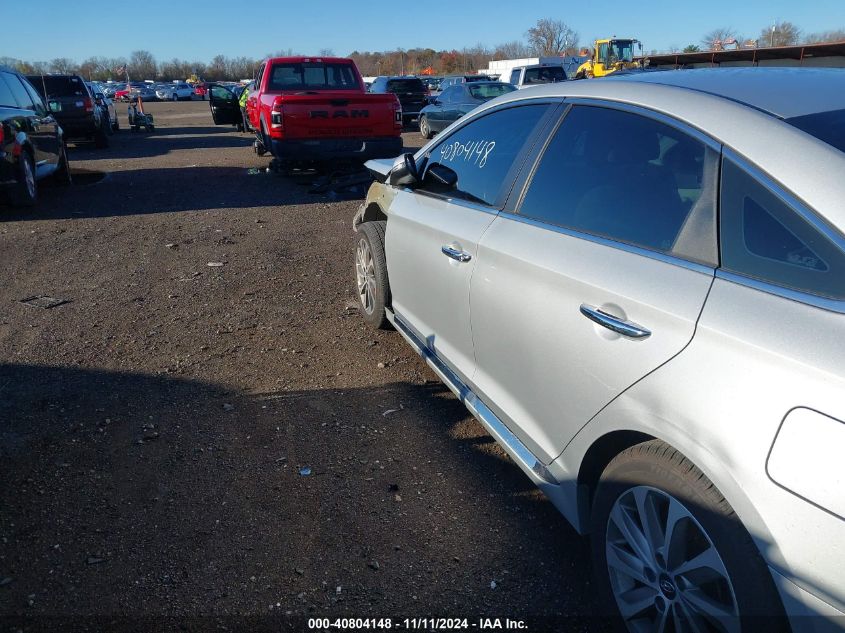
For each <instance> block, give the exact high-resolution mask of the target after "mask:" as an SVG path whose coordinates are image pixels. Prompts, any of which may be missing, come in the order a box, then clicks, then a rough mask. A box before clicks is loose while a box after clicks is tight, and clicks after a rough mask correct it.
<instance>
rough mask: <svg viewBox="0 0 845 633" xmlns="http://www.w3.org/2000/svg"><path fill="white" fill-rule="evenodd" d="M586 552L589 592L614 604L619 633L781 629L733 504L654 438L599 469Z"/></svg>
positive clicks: (769, 586)
mask: <svg viewBox="0 0 845 633" xmlns="http://www.w3.org/2000/svg"><path fill="white" fill-rule="evenodd" d="M591 546H592V557H593V570H594V573H595V575H596V582H597V585H598V590H599V591H600V593H601V595H602V597H603V598H604V601H605V602H606V603H607V604H609V605H613V606H614V607H616V609H617V615H616V620H617V622H616V624H617V627H618V628H619V629H620V630H623V631H624V630H628V631H641V630H642V631H646V630H648V631H662V630H670V629H672V628H674V630H679V631H687V630H689V631H709V630H711V629H712V630H715V629H719V630H726V631H735V632H737V633H746V632H747V631H778V632H781V631H784V630H788V628H787V626H786V618H785V615H784V612H783V610H782V607H781V603H780V600H779V599H778V595H777V591H776V589H775V586H774V582H773V581H772V577H771V575H770V574H769V571H768V568H767V566H766V563H765V562H764V560H763V558H762V557H761V556H760V552H759V551H758V549H757V546H756V545H755V544H754V541H753V540H752V539H751V536H750V535H749V534H748V531H747V530H746V529H745V527H744V526H743V525H742V523H741V522H740V521H739V519H738V518H737V516H736V513H735V512H734V510H733V508H731V506H730V505H729V504H728V502H727V501H726V500H725V498H724V497H723V496H722V494H721V493H720V492H719V490H718V489H717V488H716V487H715V486H714V485H713V484H712V483H711V482H710V480H709V479H707V477H706V476H705V475H704V474H703V473H702V472H701V471H700V470H699V469H698V468H697V467H696V466H695V465H694V464H692V463H691V462H690V461H689V460H687V459H686V458H685V457H684V456H683V455H681V454H680V453H679V452H678V451H676V450H675V449H673V448H672V447H671V446H669V445H668V444H665V443H664V442H661V441H660V440H652V441H649V442H644V443H642V444H637V445H636V446H633V447H631V448H629V449H627V450H625V451H623V452H622V453H620V454H619V455H617V456H616V457H615V458H614V459H613V460H612V461H611V462H610V464H608V466H607V468H606V469H605V470H604V472H603V473H602V475H601V478H600V479H599V484H598V488H597V490H596V494H595V498H594V503H593V513H592V525H591ZM679 626H680V628H677V627H679Z"/></svg>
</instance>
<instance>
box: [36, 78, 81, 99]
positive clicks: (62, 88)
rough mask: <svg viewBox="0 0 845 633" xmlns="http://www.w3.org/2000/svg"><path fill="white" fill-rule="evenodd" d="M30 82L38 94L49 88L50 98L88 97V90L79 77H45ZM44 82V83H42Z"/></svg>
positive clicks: (48, 94)
mask: <svg viewBox="0 0 845 633" xmlns="http://www.w3.org/2000/svg"><path fill="white" fill-rule="evenodd" d="M29 80H30V82H31V83H32V85H33V86H35V89H36V90H38V92H39V93H40V92H42V91H43V90H44V87H45V86H46V88H47V96H49V97H87V96H88V88H86V87H85V84H84V83H83V82H82V80H81V79H80V78H79V77H75V76H74V77H56V76H52V75H44V77H43V78H42V77H30V78H29ZM42 80H43V82H42Z"/></svg>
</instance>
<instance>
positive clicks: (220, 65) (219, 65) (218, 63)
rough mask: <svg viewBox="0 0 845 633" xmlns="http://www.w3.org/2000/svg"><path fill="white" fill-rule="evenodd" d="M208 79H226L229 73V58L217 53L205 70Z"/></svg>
mask: <svg viewBox="0 0 845 633" xmlns="http://www.w3.org/2000/svg"><path fill="white" fill-rule="evenodd" d="M205 74H206V77H205V78H206V79H210V80H212V81H222V80H225V79H226V78H227V76H228V74H229V60H227V59H226V56H225V55H215V56H214V59H212V60H211V63H210V64H209V65H208V66H207V67H206V70H205Z"/></svg>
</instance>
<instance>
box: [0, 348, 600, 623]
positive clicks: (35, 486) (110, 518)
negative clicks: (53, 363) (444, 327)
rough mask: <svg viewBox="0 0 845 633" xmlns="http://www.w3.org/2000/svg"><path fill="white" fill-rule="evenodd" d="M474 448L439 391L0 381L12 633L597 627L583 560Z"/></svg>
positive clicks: (2, 518) (76, 373)
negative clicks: (264, 626)
mask: <svg viewBox="0 0 845 633" xmlns="http://www.w3.org/2000/svg"><path fill="white" fill-rule="evenodd" d="M480 429H481V427H480V426H478V425H477V424H476V423H475V422H474V421H472V420H471V418H469V417H468V415H467V413H466V411H465V409H464V408H463V407H462V406H461V405H460V403H458V402H457V400H455V399H454V398H453V397H451V395H450V394H448V392H446V391H445V389H444V388H443V387H442V386H441V385H439V384H436V385H433V384H423V385H419V384H408V383H393V384H387V385H384V386H380V387H372V388H353V389H343V390H332V389H314V390H301V391H287V392H279V393H267V394H244V393H241V392H233V391H231V390H228V389H227V388H225V387H223V386H220V385H215V384H209V383H205V382H199V381H195V380H190V379H185V378H181V377H176V376H171V375H166V374H162V375H141V374H135V373H118V372H112V371H99V370H88V369H78V368H69V367H47V366H28V365H14V364H0V480H2V481H3V482H4V485H3V486H2V487H0V507H3V512H2V514H0V536H2V538H3V550H4V556H3V557H2V558H0V578H4V579H5V580H4V581H3V586H0V595H2V600H0V618H6V619H7V620H8V618H17V619H19V620H20V621H21V622H23V623H30V624H33V623H34V624H35V626H36V628H37V627H38V624H39V622H41V623H42V624H43V623H44V622H46V621H49V620H47V618H49V617H51V616H61V617H60V618H59V620H60V621H59V624H71V623H74V622H80V621H82V622H85V621H87V619H90V618H94V617H96V616H105V615H108V616H119V615H132V616H133V619H137V618H156V617H163V615H164V614H167V616H168V617H170V618H177V621H180V620H179V619H186V618H187V619H190V618H191V617H194V616H199V615H201V614H204V615H209V614H220V615H228V616H248V615H254V616H266V615H267V614H268V613H273V609H278V611H275V613H288V614H292V615H294V616H315V615H316V616H322V615H326V614H329V613H332V614H347V615H352V616H355V617H368V616H382V617H383V616H384V614H392V615H394V616H397V615H403V614H406V615H407V616H411V615H420V614H427V615H431V616H434V615H438V616H460V617H469V616H476V615H477V616H495V617H504V616H510V617H526V616H529V615H534V616H537V615H541V616H554V615H557V614H564V615H567V616H568V617H576V616H577V617H580V618H583V619H584V621H585V622H586V621H588V620H590V618H591V617H593V616H595V614H596V613H597V607H595V605H594V603H593V600H592V597H591V596H592V593H591V589H590V584H589V581H588V580H587V579H586V578H585V570H586V569H587V568H588V562H587V556H588V551H587V546H586V543H585V541H584V540H583V539H581V538H580V537H578V536H577V535H576V533H575V532H574V530H572V529H571V528H570V527H569V526H568V524H567V523H566V522H565V521H564V520H563V519H562V518H561V517H560V515H559V514H558V513H557V512H556V511H555V510H554V508H553V507H552V506H551V504H550V503H549V502H548V501H547V500H546V499H545V498H543V497H542V495H540V494H539V493H538V492H536V491H534V490H533V488H532V486H531V485H530V483H529V482H528V480H527V479H526V478H525V476H524V475H523V474H522V472H521V471H520V470H519V469H518V468H517V467H516V466H515V465H514V464H513V463H511V462H510V461H508V460H507V459H506V458H504V457H503V456H502V454H501V453H500V452H496V451H491V450H490V446H489V444H488V442H489V439H488V437H487V436H486V435H485V434H484V433H483V431H481V430H480ZM268 605H271V607H272V608H271V609H270V610H269V611H268ZM403 617H404V616H403ZM39 619H42V620H39ZM9 621H10V620H9ZM137 621H138V622H140V621H141V620H137ZM573 622H574V621H573ZM54 624H55V622H54ZM148 624H149V623H148ZM171 624H172V621H171ZM62 628H65V629H66V627H62ZM108 628H109V627H107V626H104V627H101V629H100V630H105V629H108ZM148 628H149V629H150V630H153V629H155V628H157V627H156V626H151V627H148ZM201 628H205V627H204V626H197V627H189V629H190V630H197V629H201ZM209 628H213V627H209ZM66 630H67V629H66ZM579 630H599V629H598V628H596V627H594V626H593V625H589V626H581V628H580V629H579Z"/></svg>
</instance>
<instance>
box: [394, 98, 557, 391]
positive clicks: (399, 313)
mask: <svg viewBox="0 0 845 633" xmlns="http://www.w3.org/2000/svg"><path fill="white" fill-rule="evenodd" d="M554 107H555V106H553V105H552V104H549V103H535V104H533V105H519V106H512V107H507V108H503V109H499V110H497V111H494V112H491V113H489V114H487V115H485V116H482V117H479V118H477V119H474V120H472V121H469V122H468V123H467V124H466V125H464V126H462V127H460V128H459V129H457V130H455V131H453V132H452V133H451V134H449V136H448V137H445V138H443V139H442V140H440V142H438V143H437V144H435V145H433V146H432V148H431V149H430V150H429V151H427V152H426V154H425V156H424V157H422V158H421V159H420V161H421V163H420V164H421V168H422V169H423V172H422V173H423V180H422V183H421V184H419V186H417V187H416V188H414V189H413V190H411V189H407V188H400V189H399V190H397V191H396V192H395V197H394V199H393V202H392V203H391V205H390V209H389V219H388V222H387V234H386V251H387V267H388V271H389V276H390V285H391V289H392V307H393V310H394V313H395V316H396V320H397V322H398V325H399V327H400V328H403V327H404V328H409V329H410V330H411V331H412V333H413V334H414V335H415V337H416V338H417V339H418V341H419V342H421V343H422V345H424V346H425V347H426V348H427V349H428V351H429V352H430V353H431V354H433V355H435V356H436V357H437V358H439V359H440V360H441V361H442V362H443V363H445V364H446V365H447V366H449V368H450V369H451V370H452V371H454V372H455V373H456V374H457V375H458V377H459V378H461V379H462V380H467V378H468V377H470V376H471V375H472V372H473V371H474V367H475V358H474V354H473V345H472V332H471V328H470V306H469V284H470V280H471V278H472V275H473V270H474V267H475V263H476V254H477V247H478V241H479V239H481V236H482V235H483V234H484V232H485V231H486V230H487V228H488V227H489V226H490V223H491V222H492V221H493V219H494V218H495V217H496V213H497V212H498V209H500V208H501V207H502V205H503V204H504V201H505V200H506V198H507V196H508V194H509V192H510V189H511V187H512V184H513V182H514V179H515V178H516V175H517V174H518V173H519V170H520V167H521V165H522V164H523V162H524V160H525V157H526V155H527V152H528V151H529V149H530V147H531V144H532V142H533V140H534V137H535V132H536V130H538V129H540V128H541V127H542V126H543V125H544V123H545V122H546V121H547V119H548V116H549V113H550V110H551V109H553V108H554ZM423 162H424V164H423ZM435 174H440V176H441V178H442V177H443V176H444V175H448V174H452V175H453V176H454V177H455V178H456V182H455V183H454V185H447V184H443V183H440V182H438V180H437V177H436V176H435Z"/></svg>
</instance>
